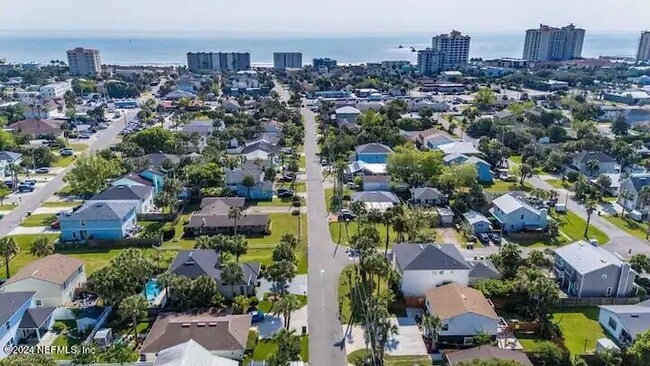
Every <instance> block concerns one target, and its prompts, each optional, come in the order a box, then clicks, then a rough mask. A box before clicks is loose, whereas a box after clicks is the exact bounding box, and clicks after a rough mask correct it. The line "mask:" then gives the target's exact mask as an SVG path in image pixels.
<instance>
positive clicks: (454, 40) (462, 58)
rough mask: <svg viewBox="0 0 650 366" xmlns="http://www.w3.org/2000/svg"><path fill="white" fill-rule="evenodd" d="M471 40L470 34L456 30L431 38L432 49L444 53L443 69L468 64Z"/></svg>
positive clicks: (461, 66) (456, 67) (457, 67)
mask: <svg viewBox="0 0 650 366" xmlns="http://www.w3.org/2000/svg"><path fill="white" fill-rule="evenodd" d="M470 40H471V37H470V36H467V35H463V34H461V33H460V32H459V31H456V30H454V31H452V32H451V33H449V34H440V35H437V36H435V37H433V38H432V39H431V49H432V50H436V51H439V52H441V53H442V69H443V70H449V69H459V68H463V67H465V66H466V65H467V61H468V60H469V43H470Z"/></svg>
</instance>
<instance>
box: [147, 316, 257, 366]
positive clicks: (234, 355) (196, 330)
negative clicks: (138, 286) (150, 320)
mask: <svg viewBox="0 0 650 366" xmlns="http://www.w3.org/2000/svg"><path fill="white" fill-rule="evenodd" d="M250 327H251V316H250V315H248V314H244V315H222V314H220V313H219V312H218V311H217V310H216V309H207V310H194V311H188V312H175V313H161V314H160V315H158V318H156V321H155V322H154V324H153V326H152V327H151V330H150V331H149V333H148V334H147V338H146V339H145V340H144V343H142V347H141V348H140V361H149V362H151V361H153V360H154V359H155V358H156V355H157V354H158V353H160V352H162V351H163V350H165V349H168V348H171V347H174V346H177V345H179V344H183V343H185V342H188V341H189V340H193V341H194V342H196V343H198V344H200V345H201V347H203V348H205V349H206V350H208V351H210V353H212V355H215V356H219V357H225V358H229V359H231V360H238V361H239V360H242V358H243V357H244V350H245V349H246V342H247V339H248V331H249V330H250Z"/></svg>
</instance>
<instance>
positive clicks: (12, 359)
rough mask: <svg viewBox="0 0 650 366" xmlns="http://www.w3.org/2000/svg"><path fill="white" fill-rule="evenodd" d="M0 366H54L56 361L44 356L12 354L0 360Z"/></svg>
mask: <svg viewBox="0 0 650 366" xmlns="http://www.w3.org/2000/svg"><path fill="white" fill-rule="evenodd" d="M0 366H56V361H55V360H54V359H53V358H52V357H50V356H46V355H38V354H29V353H25V354H12V355H10V356H8V357H7V358H3V359H0Z"/></svg>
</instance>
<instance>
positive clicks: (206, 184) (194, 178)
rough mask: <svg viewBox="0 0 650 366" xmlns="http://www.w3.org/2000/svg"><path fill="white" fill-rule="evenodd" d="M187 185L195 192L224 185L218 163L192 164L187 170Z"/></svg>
mask: <svg viewBox="0 0 650 366" xmlns="http://www.w3.org/2000/svg"><path fill="white" fill-rule="evenodd" d="M185 169H186V178H187V183H188V184H189V185H190V186H192V187H193V188H194V189H195V190H197V191H198V190H200V189H201V188H210V187H220V186H221V185H222V183H223V172H222V169H221V167H220V166H219V165H218V164H216V163H204V164H190V165H188V166H187V167H186V168H185Z"/></svg>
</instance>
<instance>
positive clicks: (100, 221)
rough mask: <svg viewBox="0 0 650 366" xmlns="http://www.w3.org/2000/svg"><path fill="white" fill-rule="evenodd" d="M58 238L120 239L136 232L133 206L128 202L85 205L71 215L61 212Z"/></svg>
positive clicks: (66, 240) (90, 203) (75, 239)
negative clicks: (59, 236)
mask: <svg viewBox="0 0 650 366" xmlns="http://www.w3.org/2000/svg"><path fill="white" fill-rule="evenodd" d="M59 222H60V223H61V239H62V240H63V241H64V242H71V241H86V240H105V239H123V238H126V237H129V236H131V235H133V234H134V233H135V230H136V226H137V219H136V211H135V207H133V204H131V203H114V202H109V203H106V202H87V203H85V204H84V205H83V206H81V208H80V209H78V210H77V211H75V212H72V213H62V214H61V215H60V216H59Z"/></svg>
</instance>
